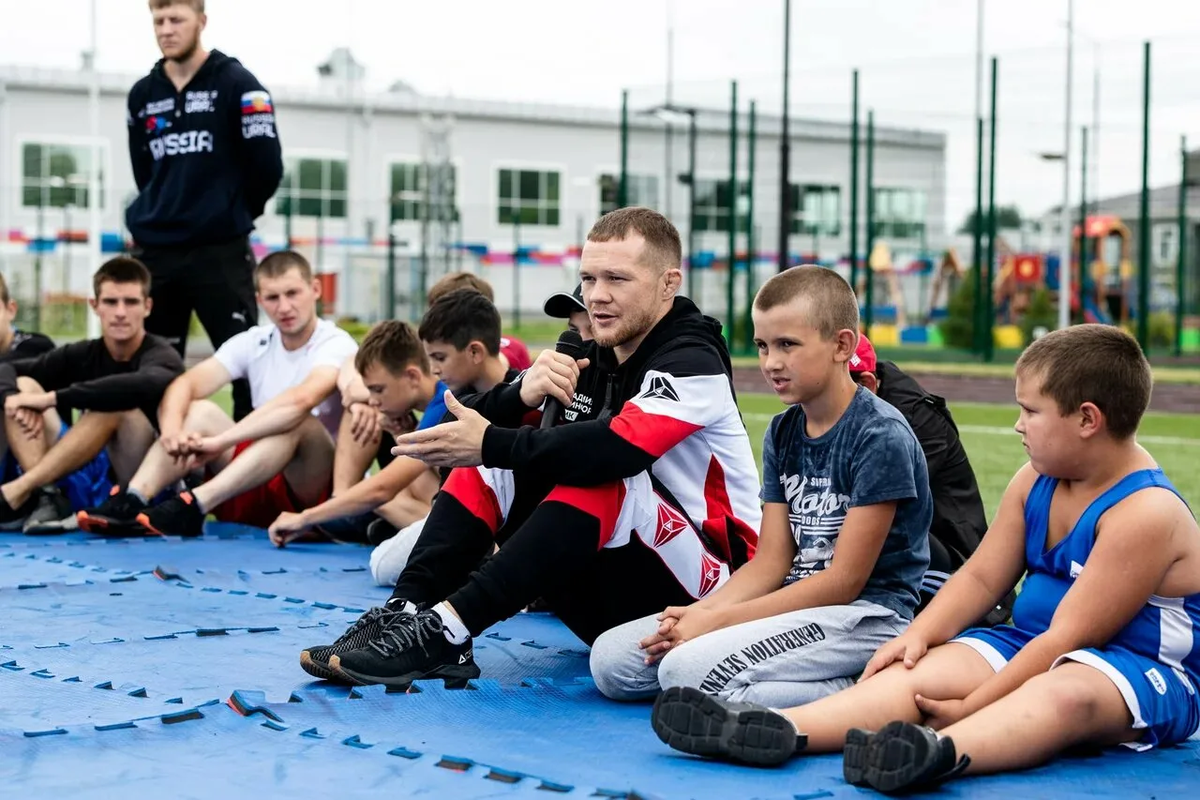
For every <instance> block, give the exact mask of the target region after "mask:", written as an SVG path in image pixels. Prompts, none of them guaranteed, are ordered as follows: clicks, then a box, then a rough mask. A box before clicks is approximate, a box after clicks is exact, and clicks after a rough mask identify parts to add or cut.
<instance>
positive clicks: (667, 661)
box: [591, 600, 908, 708]
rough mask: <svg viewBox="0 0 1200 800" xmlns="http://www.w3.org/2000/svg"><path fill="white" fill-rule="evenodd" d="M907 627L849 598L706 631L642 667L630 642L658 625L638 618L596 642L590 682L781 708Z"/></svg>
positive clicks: (850, 674) (846, 673) (643, 693)
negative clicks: (688, 690)
mask: <svg viewBox="0 0 1200 800" xmlns="http://www.w3.org/2000/svg"><path fill="white" fill-rule="evenodd" d="M907 627H908V621H907V620H905V619H904V618H903V617H901V616H900V615H899V614H897V613H896V612H894V611H892V610H890V609H887V608H884V607H883V606H880V605H876V604H875V603H870V602H866V601H864V600H856V601H855V602H853V603H851V604H850V605H848V606H824V607H821V608H809V609H804V610H802V611H792V612H789V613H787V614H780V615H778V616H775V617H767V618H766V619H760V620H755V621H753V622H746V623H743V624H741V625H735V626H733V627H730V628H723V629H722V630H719V631H713V632H712V633H708V634H705V635H704V636H701V637H700V638H698V639H693V640H692V641H690V642H685V643H684V644H682V645H680V646H679V648H678V649H675V650H671V651H670V652H668V653H667V655H666V656H664V657H663V658H662V659H661V660H660V661H659V662H658V663H657V664H651V665H649V666H647V665H646V663H645V657H646V656H645V653H644V652H643V651H642V650H640V649H639V648H638V642H639V641H640V640H642V639H644V638H645V637H647V636H650V635H651V634H653V633H654V631H655V630H657V629H658V620H657V619H656V618H655V617H654V616H651V617H643V618H642V619H636V620H634V621H632V622H627V623H626V624H624V625H621V626H619V627H616V628H613V629H612V630H610V631H606V632H605V633H603V634H601V636H600V637H599V638H598V639H596V641H595V643H593V645H592V654H591V669H592V678H593V679H594V680H595V681H596V687H597V688H598V689H599V690H600V691H601V692H602V693H603V694H604V695H605V696H606V697H608V698H610V699H612V700H640V699H643V698H646V697H652V696H654V695H655V694H657V693H658V692H659V691H660V690H661V689H666V688H670V687H672V686H692V687H695V688H698V689H700V690H702V691H705V692H708V693H709V694H714V695H717V696H719V697H724V698H726V699H729V700H738V701H746V702H753V703H759V704H761V705H766V706H771V707H773V708H789V707H791V706H799V705H804V704H806V703H811V702H813V701H814V700H819V699H820V698H822V697H826V696H827V695H831V694H833V693H834V692H837V691H839V690H841V689H845V688H846V687H848V686H851V685H852V684H853V683H854V681H855V679H856V678H857V677H858V675H859V674H860V673H861V672H862V670H863V667H865V666H866V665H867V661H869V660H870V658H871V656H872V655H874V653H875V651H876V650H877V649H878V648H879V646H880V645H882V644H884V643H885V642H888V641H890V640H891V639H893V638H894V637H896V636H899V635H900V634H901V633H903V632H904V630H905V629H906V628H907Z"/></svg>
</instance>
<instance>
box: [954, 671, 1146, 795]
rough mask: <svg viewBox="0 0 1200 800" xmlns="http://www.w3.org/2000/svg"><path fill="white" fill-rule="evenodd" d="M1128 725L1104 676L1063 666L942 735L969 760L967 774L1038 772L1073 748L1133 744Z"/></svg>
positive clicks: (1125, 712)
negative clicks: (1075, 746)
mask: <svg viewBox="0 0 1200 800" xmlns="http://www.w3.org/2000/svg"><path fill="white" fill-rule="evenodd" d="M1132 725H1133V718H1132V717H1131V716H1130V714H1129V709H1128V708H1127V707H1126V705H1125V701H1124V699H1123V698H1122V697H1121V693H1120V691H1118V689H1117V687H1116V685H1115V684H1114V683H1113V682H1112V681H1111V680H1109V679H1108V678H1107V677H1106V676H1105V675H1104V673H1102V672H1100V671H1099V670H1097V669H1094V668H1092V667H1089V666H1086V665H1084V664H1078V663H1066V664H1063V665H1062V666H1059V667H1056V668H1055V669H1053V670H1051V671H1050V672H1046V673H1043V674H1041V675H1038V676H1037V677H1035V678H1032V679H1030V680H1029V681H1027V682H1026V683H1025V685H1024V686H1022V687H1020V688H1019V689H1017V690H1016V691H1015V692H1012V693H1011V694H1009V695H1007V696H1005V697H1002V698H1000V699H999V700H997V701H996V702H994V703H992V704H991V705H990V706H987V707H986V708H983V709H980V710H979V711H977V712H976V713H974V714H972V715H971V716H969V717H967V718H966V719H962V720H959V721H958V722H956V723H954V724H953V725H950V726H949V727H947V728H945V729H943V730H942V731H941V733H943V734H945V735H946V736H949V737H950V738H951V739H952V740H953V741H954V749H955V751H956V752H957V753H958V755H960V756H963V755H968V756H970V757H971V766H970V767H969V768H968V769H967V772H968V773H970V774H978V773H986V772H999V771H1002V770H1014V769H1025V768H1027V767H1033V766H1037V765H1038V764H1042V763H1045V762H1046V761H1049V760H1050V759H1051V758H1053V757H1054V756H1056V755H1058V754H1059V753H1061V752H1062V751H1063V750H1065V749H1067V748H1068V747H1071V746H1073V745H1078V744H1084V743H1093V744H1097V745H1102V746H1110V745H1115V744H1120V743H1122V742H1132V741H1136V740H1137V739H1138V738H1139V737H1140V736H1141V731H1135V730H1133V728H1132Z"/></svg>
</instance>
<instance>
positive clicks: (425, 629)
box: [329, 610, 479, 689]
mask: <svg viewBox="0 0 1200 800" xmlns="http://www.w3.org/2000/svg"><path fill="white" fill-rule="evenodd" d="M329 667H330V669H332V670H334V671H335V672H338V673H340V674H341V675H343V676H345V677H346V678H348V679H350V680H351V681H352V682H354V683H357V684H362V685H367V684H373V683H382V684H383V685H384V686H394V687H400V688H407V687H408V686H409V685H410V684H411V683H412V682H413V681H417V680H422V679H425V678H442V679H444V680H445V682H446V688H447V689H461V688H464V687H465V686H466V685H467V681H469V680H470V679H472V678H478V677H479V667H478V666H476V664H475V657H474V650H473V648H472V646H471V639H470V637H468V638H467V640H466V641H465V642H463V643H462V644H453V643H452V642H451V641H450V640H449V639H447V638H446V634H445V627H444V626H443V624H442V618H441V617H439V616H438V615H437V613H436V612H434V611H432V610H428V611H419V612H417V614H415V615H412V616H408V615H396V616H394V617H392V618H391V619H389V620H388V622H387V624H386V625H384V626H383V628H382V629H381V630H380V632H379V635H378V636H376V637H375V638H374V639H372V640H371V641H370V642H369V643H368V644H367V646H366V647H363V648H361V649H358V650H351V651H349V652H346V653H342V654H340V655H335V656H330V658H329Z"/></svg>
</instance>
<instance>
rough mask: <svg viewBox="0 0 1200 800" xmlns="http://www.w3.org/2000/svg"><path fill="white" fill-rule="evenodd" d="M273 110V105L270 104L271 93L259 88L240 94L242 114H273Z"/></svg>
mask: <svg viewBox="0 0 1200 800" xmlns="http://www.w3.org/2000/svg"><path fill="white" fill-rule="evenodd" d="M274 112H275V106H273V105H272V104H271V95H269V94H267V93H266V92H264V91H262V90H261V89H260V90H256V91H253V92H246V93H245V94H244V95H242V113H243V114H273V113H274Z"/></svg>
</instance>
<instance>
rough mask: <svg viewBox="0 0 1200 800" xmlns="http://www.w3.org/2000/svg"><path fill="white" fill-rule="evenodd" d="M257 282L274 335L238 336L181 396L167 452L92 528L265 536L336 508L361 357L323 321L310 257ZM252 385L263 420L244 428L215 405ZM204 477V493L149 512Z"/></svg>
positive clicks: (261, 270)
mask: <svg viewBox="0 0 1200 800" xmlns="http://www.w3.org/2000/svg"><path fill="white" fill-rule="evenodd" d="M254 282H255V290H256V292H257V296H258V302H259V304H260V305H261V306H262V308H263V310H264V311H265V312H266V314H267V318H268V319H270V324H267V325H258V326H256V327H253V328H251V329H250V330H248V331H244V332H243V333H239V334H237V335H236V336H234V337H233V338H231V339H230V340H229V341H227V342H225V344H223V345H221V346H220V347H219V348H217V351H216V352H215V353H214V354H213V355H212V356H211V357H209V358H208V359H206V360H204V361H202V362H201V363H200V364H198V365H196V366H195V367H193V368H192V369H190V370H188V371H187V372H185V373H184V374H183V375H181V376H180V377H179V378H178V379H176V380H175V381H174V382H173V383H172V384H171V386H170V387H169V388H168V389H167V391H166V394H165V395H164V396H163V399H162V406H161V408H160V409H159V413H158V417H159V422H160V424H161V431H162V435H161V437H160V438H159V440H158V442H156V443H155V444H154V446H153V447H151V448H150V452H149V453H147V455H146V458H145V460H144V461H142V464H141V466H140V467H139V468H138V470H137V473H136V474H134V476H133V478H132V479H131V480H130V481H129V483H128V484H127V485H126V486H125V488H124V489H121V488H119V487H118V488H114V491H113V495H112V497H110V498H109V499H108V500H107V501H105V503H104V504H102V505H101V506H99V507H98V508H94V509H88V510H85V511H81V512H80V514H79V524H80V527H82V528H84V529H86V530H92V531H94V532H107V533H119V534H122V535H127V534H133V535H141V534H145V533H151V534H175V535H180V536H199V535H200V534H201V532H202V529H203V525H204V519H205V516H206V515H207V514H209V513H212V514H213V516H215V517H216V518H217V519H218V520H220V521H222V522H236V523H241V524H243V525H253V526H257V527H263V528H265V527H267V526H268V525H270V524H271V522H272V521H273V520H274V519H275V518H276V517H278V516H279V514H280V512H281V511H296V510H299V509H302V508H307V507H309V506H312V505H316V504H317V503H320V502H321V501H323V500H325V499H326V498H327V497H328V496H329V491H330V484H331V480H332V471H333V454H334V448H333V436H334V435H335V434H336V433H337V429H338V425H339V424H340V422H341V418H342V402H341V395H340V394H339V393H338V392H337V379H338V376H339V373H340V371H341V368H342V365H343V364H344V363H345V362H346V360H347V359H349V358H350V357H351V356H353V355H354V353H355V351H356V350H357V349H358V345H357V343H355V341H354V339H353V338H352V337H351V336H350V334H348V333H346V331H344V330H342V329H341V328H339V327H337V326H336V325H334V324H333V323H332V322H330V321H328V320H324V319H321V318H320V317H318V316H317V300H318V299H319V298H320V296H321V290H320V284H319V283H318V282H317V280H316V279H315V277H314V276H313V272H312V267H311V266H310V265H309V263H308V261H307V260H305V258H304V257H303V256H302V255H300V254H299V253H296V252H294V251H291V250H283V251H279V252H275V253H271V254H270V255H269V256H267V257H266V258H264V259H263V260H262V261H261V262H260V263H259V264H258V266H257V267H255V270H254ZM241 378H245V379H247V380H248V381H249V383H250V394H251V401H252V404H253V406H254V410H253V411H252V412H251V413H250V414H248V415H247V416H246V417H245V418H243V419H242V420H241V421H239V422H236V423H235V422H234V421H233V420H232V419H230V418H229V416H228V415H227V414H226V413H225V412H224V411H223V410H222V409H221V408H220V407H219V406H217V405H216V404H215V403H213V402H212V401H211V400H209V399H208V398H210V397H211V396H212V395H213V394H214V393H215V392H217V391H218V390H219V389H221V388H223V387H225V386H228V385H229V384H230V383H231V382H233V381H235V380H238V379H241ZM201 467H203V468H204V471H205V477H206V480H205V481H204V483H202V484H201V485H199V486H196V487H195V488H193V489H190V490H188V491H184V492H181V493H179V494H176V495H173V496H171V497H169V498H167V499H166V500H164V501H163V502H161V503H158V504H157V505H148V503H149V502H150V501H151V500H152V498H154V497H156V496H157V495H158V493H159V492H161V491H162V490H163V489H165V488H167V487H168V486H170V485H172V484H173V483H175V482H176V481H179V480H180V479H182V478H183V477H184V476H185V475H186V474H188V473H189V472H192V471H193V470H196V469H199V468H201Z"/></svg>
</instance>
